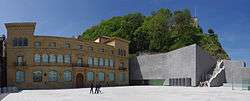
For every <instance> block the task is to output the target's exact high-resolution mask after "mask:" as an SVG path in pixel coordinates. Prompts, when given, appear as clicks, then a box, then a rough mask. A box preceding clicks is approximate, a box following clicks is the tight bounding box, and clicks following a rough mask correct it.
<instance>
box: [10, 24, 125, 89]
mask: <svg viewBox="0 0 250 101" xmlns="http://www.w3.org/2000/svg"><path fill="white" fill-rule="evenodd" d="M35 25H36V23H34V22H26V23H6V24H5V26H6V29H7V86H15V87H18V88H20V89H38V88H73V87H88V86H89V85H90V84H91V83H93V84H97V83H98V84H101V85H102V86H116V85H128V84H129V77H128V76H129V74H128V73H129V69H128V45H129V41H126V40H123V39H120V38H116V37H99V38H98V39H96V40H95V41H82V40H79V39H77V38H65V37H55V36H37V35H34V31H35Z"/></svg>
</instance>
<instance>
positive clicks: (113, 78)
mask: <svg viewBox="0 0 250 101" xmlns="http://www.w3.org/2000/svg"><path fill="white" fill-rule="evenodd" d="M109 80H110V81H114V80H115V75H114V73H113V72H110V73H109Z"/></svg>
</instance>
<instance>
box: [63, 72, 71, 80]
mask: <svg viewBox="0 0 250 101" xmlns="http://www.w3.org/2000/svg"><path fill="white" fill-rule="evenodd" d="M63 75H64V81H71V79H72V73H71V71H64V73H63Z"/></svg>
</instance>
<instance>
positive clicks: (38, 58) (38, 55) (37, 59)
mask: <svg viewBox="0 0 250 101" xmlns="http://www.w3.org/2000/svg"><path fill="white" fill-rule="evenodd" d="M34 61H35V62H36V63H39V62H41V55H40V54H35V57H34Z"/></svg>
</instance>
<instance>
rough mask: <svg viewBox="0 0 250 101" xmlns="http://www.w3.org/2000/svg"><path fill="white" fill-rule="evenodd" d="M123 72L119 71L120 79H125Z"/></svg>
mask: <svg viewBox="0 0 250 101" xmlns="http://www.w3.org/2000/svg"><path fill="white" fill-rule="evenodd" d="M125 79H126V78H125V73H124V72H121V73H120V81H125Z"/></svg>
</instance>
